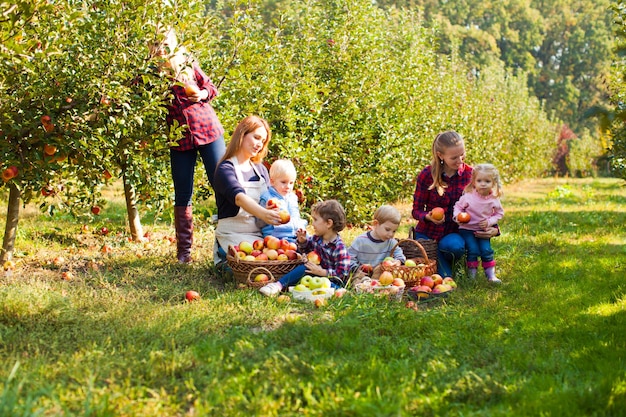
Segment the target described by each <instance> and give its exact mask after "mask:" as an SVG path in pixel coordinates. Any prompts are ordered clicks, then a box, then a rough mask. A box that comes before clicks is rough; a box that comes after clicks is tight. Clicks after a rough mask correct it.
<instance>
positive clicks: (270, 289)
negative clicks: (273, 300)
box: [259, 282, 283, 297]
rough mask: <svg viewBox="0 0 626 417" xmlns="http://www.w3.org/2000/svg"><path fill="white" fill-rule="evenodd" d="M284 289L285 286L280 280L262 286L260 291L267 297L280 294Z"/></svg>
mask: <svg viewBox="0 0 626 417" xmlns="http://www.w3.org/2000/svg"><path fill="white" fill-rule="evenodd" d="M282 289H283V286H282V285H281V284H280V282H270V283H269V284H267V285H264V286H262V287H261V288H260V289H259V292H260V293H261V294H263V295H264V296H266V297H273V296H275V295H278V293H279V292H280V291H281V290H282Z"/></svg>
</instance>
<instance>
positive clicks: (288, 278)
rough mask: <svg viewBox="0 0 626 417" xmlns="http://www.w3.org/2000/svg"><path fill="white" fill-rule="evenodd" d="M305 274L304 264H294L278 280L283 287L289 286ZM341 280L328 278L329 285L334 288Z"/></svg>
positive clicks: (339, 286)
mask: <svg viewBox="0 0 626 417" xmlns="http://www.w3.org/2000/svg"><path fill="white" fill-rule="evenodd" d="M305 275H306V266H305V265H304V264H302V265H298V266H296V267H295V268H294V269H292V270H291V271H289V272H287V273H286V274H285V275H283V277H282V278H281V279H279V280H278V282H280V285H282V286H283V288H284V289H287V288H289V287H291V286H292V285H297V284H298V282H300V280H301V279H302V277H303V276H305ZM338 282H341V281H340V280H338V279H336V278H331V279H330V286H331V287H333V288H334V289H337V288H341V285H339V284H338Z"/></svg>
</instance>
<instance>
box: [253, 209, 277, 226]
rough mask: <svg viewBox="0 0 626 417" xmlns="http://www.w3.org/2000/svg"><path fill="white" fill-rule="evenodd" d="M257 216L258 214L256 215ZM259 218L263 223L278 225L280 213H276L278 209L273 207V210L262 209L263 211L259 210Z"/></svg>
mask: <svg viewBox="0 0 626 417" xmlns="http://www.w3.org/2000/svg"><path fill="white" fill-rule="evenodd" d="M257 217H259V216H257ZM260 218H261V220H263V221H264V222H265V223H267V224H271V225H272V226H278V225H280V224H281V223H280V214H278V210H276V209H274V210H268V209H263V211H261V216H260Z"/></svg>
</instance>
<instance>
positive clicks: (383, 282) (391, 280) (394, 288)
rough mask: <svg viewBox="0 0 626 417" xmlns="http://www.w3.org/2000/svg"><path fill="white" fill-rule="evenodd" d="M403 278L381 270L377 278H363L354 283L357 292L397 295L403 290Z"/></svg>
mask: <svg viewBox="0 0 626 417" xmlns="http://www.w3.org/2000/svg"><path fill="white" fill-rule="evenodd" d="M404 287H405V284H404V280H403V279H402V278H395V277H394V276H393V274H392V273H391V272H389V271H383V272H382V273H381V274H380V276H379V277H378V279H365V280H364V281H363V282H360V283H358V284H356V285H355V288H356V290H357V291H359V292H366V293H374V292H375V293H377V294H388V295H397V294H398V293H400V292H401V291H404Z"/></svg>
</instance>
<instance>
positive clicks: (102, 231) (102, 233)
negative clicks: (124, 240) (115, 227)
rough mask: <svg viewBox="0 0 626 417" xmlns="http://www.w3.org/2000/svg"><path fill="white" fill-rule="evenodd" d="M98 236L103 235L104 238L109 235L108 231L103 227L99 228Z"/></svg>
mask: <svg viewBox="0 0 626 417" xmlns="http://www.w3.org/2000/svg"><path fill="white" fill-rule="evenodd" d="M100 234H101V235H104V236H106V235H108V234H109V229H107V228H106V227H104V226H103V227H101V228H100Z"/></svg>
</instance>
